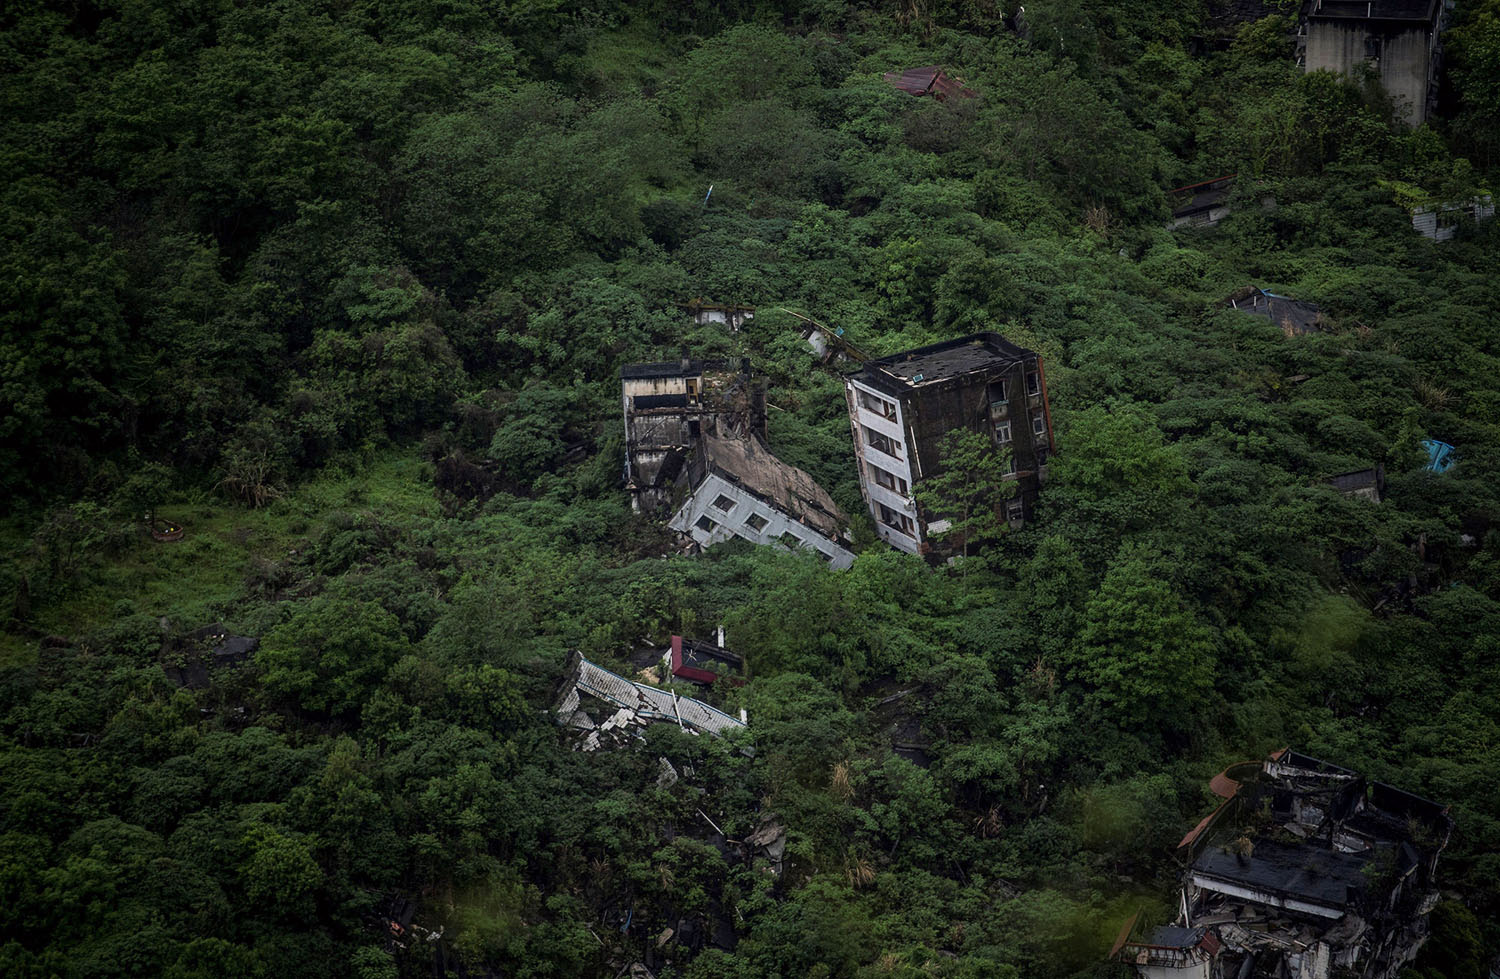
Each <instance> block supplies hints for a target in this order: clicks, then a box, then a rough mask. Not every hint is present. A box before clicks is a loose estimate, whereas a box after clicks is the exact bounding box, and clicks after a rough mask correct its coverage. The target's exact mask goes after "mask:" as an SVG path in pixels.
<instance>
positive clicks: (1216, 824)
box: [1111, 749, 1453, 979]
mask: <svg viewBox="0 0 1500 979" xmlns="http://www.w3.org/2000/svg"><path fill="white" fill-rule="evenodd" d="M1210 784H1211V787H1212V788H1213V791H1214V793H1215V794H1216V795H1218V796H1220V797H1221V798H1223V799H1224V802H1223V803H1222V804H1221V805H1220V806H1219V808H1218V809H1217V810H1215V811H1214V812H1213V813H1212V814H1211V815H1209V816H1208V817H1206V818H1205V819H1204V820H1203V821H1202V822H1200V823H1199V824H1198V825H1197V826H1196V827H1194V828H1193V830H1192V831H1191V832H1189V833H1188V834H1187V836H1185V837H1184V838H1183V840H1182V843H1181V844H1179V846H1178V852H1179V854H1180V855H1181V856H1182V858H1183V859H1184V861H1185V862H1186V864H1187V867H1188V869H1187V872H1186V874H1185V876H1184V880H1183V887H1182V904H1181V906H1182V913H1181V915H1180V917H1179V921H1178V923H1177V924H1176V925H1173V926H1168V927H1164V928H1159V929H1157V930H1156V931H1155V932H1154V933H1153V934H1152V935H1151V936H1150V937H1149V938H1146V939H1142V938H1132V936H1131V932H1132V930H1133V929H1134V926H1135V923H1136V919H1131V921H1129V922H1127V924H1126V926H1125V928H1124V929H1123V930H1122V931H1121V933H1120V937H1119V939H1118V940H1117V941H1116V942H1115V947H1114V948H1113V949H1112V952H1111V955H1112V957H1113V958H1115V959H1116V960H1117V961H1121V962H1125V963H1128V964H1131V965H1134V966H1135V967H1136V969H1137V971H1138V972H1139V973H1140V974H1141V976H1142V977H1143V979H1231V977H1233V979H1254V977H1259V979H1328V977H1329V976H1330V975H1332V974H1334V973H1339V974H1341V975H1349V976H1358V977H1360V979H1395V977H1396V976H1397V975H1398V974H1399V973H1400V971H1401V970H1402V968H1404V967H1405V966H1406V965H1407V964H1408V963H1410V962H1411V961H1412V960H1413V959H1414V958H1416V955H1417V952H1418V950H1419V949H1420V948H1421V947H1422V943H1423V942H1424V941H1425V940H1426V938H1427V931H1428V924H1427V914H1428V913H1429V912H1430V911H1431V910H1432V908H1433V906H1434V905H1435V904H1436V902H1437V897H1438V890H1437V887H1436V884H1435V880H1434V875H1435V871H1436V867H1437V860H1438V856H1439V854H1440V853H1441V852H1442V850H1443V848H1444V847H1445V846H1446V845H1447V843H1448V837H1449V835H1450V834H1451V833H1452V830H1453V820H1452V818H1451V817H1450V816H1449V814H1448V809H1447V807H1445V806H1441V805H1439V804H1437V803H1435V802H1431V801H1429V800H1427V799H1423V798H1420V797H1419V796H1415V795H1412V794H1411V793H1408V792H1404V791H1402V790H1400V789H1396V788H1393V787H1392V786H1389V785H1384V784H1382V783H1380V782H1375V781H1373V780H1369V779H1366V778H1365V777H1364V776H1362V775H1360V774H1358V773H1356V772H1352V771H1349V770H1348V769H1344V768H1340V767H1338V766H1336V765H1331V764H1329V763H1327V762H1324V761H1319V760H1318V759H1316V758H1310V757H1307V756H1305V755H1301V754H1298V753H1296V752H1293V751H1289V750H1286V749H1283V750H1281V751H1278V752H1276V753H1275V754H1273V755H1272V756H1271V757H1270V758H1268V759H1267V760H1266V761H1265V762H1263V763H1260V764H1257V763H1255V762H1246V763H1242V764H1240V765H1234V766H1231V767H1230V768H1228V769H1225V770H1224V772H1222V773H1220V774H1219V775H1218V776H1215V778H1214V780H1213V782H1212V783H1210Z"/></svg>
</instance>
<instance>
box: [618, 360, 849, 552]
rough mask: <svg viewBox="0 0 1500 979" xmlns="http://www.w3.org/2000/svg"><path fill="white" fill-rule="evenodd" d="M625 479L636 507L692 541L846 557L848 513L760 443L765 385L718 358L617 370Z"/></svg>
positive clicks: (701, 544)
mask: <svg viewBox="0 0 1500 979" xmlns="http://www.w3.org/2000/svg"><path fill="white" fill-rule="evenodd" d="M620 381H621V389H622V400H623V407H624V412H625V485H626V488H627V489H628V490H629V491H630V495H631V503H632V505H633V506H634V507H635V509H636V511H637V512H639V513H648V514H658V515H663V516H667V517H668V520H669V526H671V527H672V529H674V530H677V531H679V532H681V533H682V534H683V535H684V536H685V537H687V538H688V539H690V540H691V541H692V542H693V543H694V544H696V545H697V546H699V547H708V546H710V545H712V544H715V543H718V542H719V541H723V540H728V539H730V538H732V537H739V538H742V539H744V540H748V541H750V542H752V543H755V544H763V545H767V546H771V547H783V548H789V549H799V548H807V549H811V550H813V551H816V552H817V554H818V555H819V556H820V557H821V558H822V559H823V560H825V561H827V562H828V563H829V564H831V565H833V566H834V567H836V568H847V567H848V566H849V565H851V564H853V563H854V554H853V552H851V551H850V550H849V549H848V546H847V545H848V542H849V534H848V529H847V525H848V518H847V517H846V516H845V515H844V513H843V512H842V511H841V510H840V509H839V508H838V506H837V505H836V504H835V503H834V502H833V499H832V498H831V497H830V496H829V495H828V493H827V492H826V491H825V490H824V489H823V488H822V487H821V486H819V485H818V484H817V482H816V481H815V480H813V478H812V477H811V476H809V475H808V474H807V473H805V472H803V471H802V470H800V469H798V468H796V467H795V466H790V465H788V464H787V463H785V462H783V461H781V460H780V459H778V458H777V457H776V456H775V455H774V454H772V452H771V451H770V449H768V448H767V447H766V443H765V435H766V412H765V391H764V388H763V387H762V386H761V385H760V384H759V383H758V382H757V381H756V380H755V379H754V378H753V377H752V376H751V375H750V369H749V364H748V361H742V362H741V364H740V367H739V369H738V370H735V369H732V368H731V367H730V365H729V363H728V362H727V361H715V360H696V359H693V358H690V357H688V356H686V354H684V356H683V357H682V358H681V359H680V360H679V361H674V362H668V363H651V364H630V365H626V366H625V367H623V368H621V370H620Z"/></svg>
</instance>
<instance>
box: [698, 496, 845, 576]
mask: <svg viewBox="0 0 1500 979" xmlns="http://www.w3.org/2000/svg"><path fill="white" fill-rule="evenodd" d="M721 495H722V496H727V497H729V498H730V499H731V500H733V501H734V506H733V507H732V508H731V509H729V510H728V511H725V510H720V509H719V508H718V507H716V506H714V501H715V500H717V499H718V498H719V497H720V496H721ZM751 514H759V515H760V517H761V518H762V519H764V520H765V521H766V525H765V526H764V527H762V528H761V529H760V530H755V529H753V528H752V527H750V526H749V525H748V524H746V523H745V521H746V520H748V519H749V518H750V515H751ZM705 515H706V516H707V517H708V518H709V519H711V520H712V521H714V523H715V524H716V525H717V526H715V527H714V529H713V530H711V531H705V530H703V529H701V528H700V527H698V519H699V518H700V517H703V516H705ZM669 526H670V527H671V528H672V529H673V530H680V531H683V532H684V533H687V534H689V535H691V536H692V538H693V540H694V541H696V542H697V543H698V545H699V546H701V547H709V546H711V545H713V544H717V543H719V542H720V541H725V540H729V539H730V538H731V537H742V538H744V539H745V540H747V541H750V542H751V543H754V544H761V545H765V546H768V547H780V548H782V549H783V550H785V549H786V547H785V545H783V544H782V543H781V540H780V538H781V535H782V534H786V533H792V534H796V535H797V536H798V537H800V538H802V540H803V542H804V544H805V546H808V547H813V548H816V549H817V550H818V551H821V552H822V553H823V554H824V555H825V556H827V557H829V558H831V560H829V562H828V563H829V564H830V565H832V566H833V567H835V568H839V569H843V568H847V567H849V566H850V565H851V564H853V563H854V552H853V551H850V550H849V549H848V548H846V547H844V545H843V544H841V543H839V542H838V541H835V540H832V539H830V538H828V537H826V536H824V535H823V534H822V533H820V532H818V531H817V530H814V529H813V528H812V527H809V526H808V525H807V524H805V523H802V522H801V521H799V520H796V519H794V518H793V517H792V516H791V515H790V514H787V513H784V512H782V511H781V510H779V509H777V508H776V507H773V506H771V504H769V503H767V502H766V501H765V500H762V499H760V498H759V497H757V496H755V495H754V494H753V493H751V492H749V491H748V490H746V489H745V488H744V487H742V486H740V485H739V484H737V483H731V482H730V481H729V480H727V479H724V478H723V477H721V476H719V475H717V474H715V473H709V474H708V478H707V479H705V480H704V481H703V482H702V483H701V484H700V485H699V486H698V488H697V489H696V490H695V491H694V492H693V493H692V494H691V495H690V496H688V498H687V499H686V500H684V501H683V503H682V506H681V507H679V508H678V510H677V512H676V513H675V514H673V516H672V520H671V523H670V524H669Z"/></svg>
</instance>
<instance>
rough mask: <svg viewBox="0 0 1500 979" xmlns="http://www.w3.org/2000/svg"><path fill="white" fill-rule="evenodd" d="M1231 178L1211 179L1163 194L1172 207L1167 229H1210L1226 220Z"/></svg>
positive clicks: (1174, 188) (1231, 176)
mask: <svg viewBox="0 0 1500 979" xmlns="http://www.w3.org/2000/svg"><path fill="white" fill-rule="evenodd" d="M1234 178H1235V174H1232V173H1231V174H1226V175H1225V176H1222V177H1214V178H1213V179H1212V180H1203V181H1200V182H1199V183H1196V184H1188V185H1186V186H1184V187H1173V188H1172V189H1171V190H1169V191H1167V197H1168V199H1169V200H1170V202H1171V204H1172V220H1171V221H1169V222H1168V223H1167V227H1168V228H1169V229H1171V230H1173V231H1175V230H1177V229H1178V228H1190V227H1209V228H1211V227H1213V226H1214V225H1216V224H1218V223H1219V222H1220V221H1222V220H1224V219H1225V218H1226V217H1228V216H1229V190H1230V187H1231V186H1232V185H1233V184H1234Z"/></svg>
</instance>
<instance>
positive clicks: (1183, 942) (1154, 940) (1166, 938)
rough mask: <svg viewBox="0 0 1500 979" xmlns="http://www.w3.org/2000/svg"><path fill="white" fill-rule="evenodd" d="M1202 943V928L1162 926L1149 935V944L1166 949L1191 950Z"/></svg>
mask: <svg viewBox="0 0 1500 979" xmlns="http://www.w3.org/2000/svg"><path fill="white" fill-rule="evenodd" d="M1201 941H1203V929H1202V928H1183V927H1180V926H1178V925H1162V926H1161V927H1160V928H1158V929H1156V931H1154V932H1153V933H1152V934H1151V944H1152V945H1161V946H1164V947H1166V948H1192V947H1193V946H1195V945H1197V944H1198V943H1199V942H1201Z"/></svg>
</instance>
